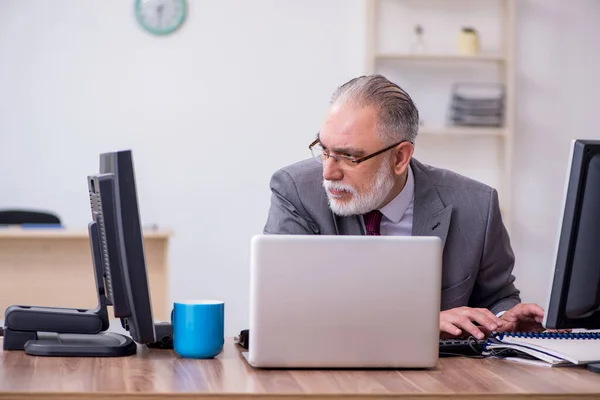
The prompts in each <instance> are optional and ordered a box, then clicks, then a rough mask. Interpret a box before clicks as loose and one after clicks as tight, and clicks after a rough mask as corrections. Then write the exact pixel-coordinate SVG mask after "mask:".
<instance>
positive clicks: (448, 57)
mask: <svg viewBox="0 0 600 400" xmlns="http://www.w3.org/2000/svg"><path fill="white" fill-rule="evenodd" d="M375 59H376V60H405V61H438V62H439V61H468V62H471V61H473V62H495V63H503V62H505V61H506V58H505V57H504V56H502V55H500V54H478V55H475V56H468V55H462V54H410V53H377V54H375Z"/></svg>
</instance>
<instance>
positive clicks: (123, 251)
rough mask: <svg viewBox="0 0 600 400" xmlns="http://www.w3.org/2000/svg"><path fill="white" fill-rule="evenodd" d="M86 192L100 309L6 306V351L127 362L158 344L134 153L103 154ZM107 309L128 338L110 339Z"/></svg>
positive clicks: (4, 342) (89, 177) (113, 337)
mask: <svg viewBox="0 0 600 400" xmlns="http://www.w3.org/2000/svg"><path fill="white" fill-rule="evenodd" d="M88 190H89V196H90V208H91V213H92V221H91V222H90V223H89V225H88V230H89V240H90V246H91V252H92V261H93V267H94V271H95V278H96V287H97V295H98V307H97V308H96V309H94V310H85V309H71V308H55V307H37V306H22V305H14V306H10V307H8V308H7V310H6V313H5V321H4V325H5V327H4V341H3V347H4V349H5V350H24V351H25V352H26V353H27V354H31V355H55V356H94V357H98V356H125V355H131V354H134V353H135V352H136V344H135V342H137V343H140V344H144V343H145V344H149V343H154V342H156V333H155V325H154V321H153V317H152V308H151V301H150V293H149V289H148V278H147V275H146V262H145V254H144V243H143V237H142V229H141V224H140V217H139V210H138V202H137V191H136V184H135V174H134V167H133V158H132V153H131V151H119V152H114V153H105V154H101V155H100V169H99V173H98V174H95V175H91V176H88ZM61 278H63V277H57V279H61ZM64 279H69V277H64ZM109 305H110V306H112V308H113V313H114V316H115V317H116V318H120V320H121V324H122V326H123V328H125V329H126V330H128V331H129V333H130V334H131V337H129V336H126V335H121V334H117V333H115V332H110V331H108V328H109V314H108V309H107V306H109Z"/></svg>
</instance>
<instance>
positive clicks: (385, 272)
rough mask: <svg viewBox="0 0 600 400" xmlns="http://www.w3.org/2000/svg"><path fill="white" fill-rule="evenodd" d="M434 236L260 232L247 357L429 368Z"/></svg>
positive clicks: (432, 359) (311, 364)
mask: <svg viewBox="0 0 600 400" xmlns="http://www.w3.org/2000/svg"><path fill="white" fill-rule="evenodd" d="M441 269H442V243H441V240H440V239H439V238H437V237H402V236H320V235H315V236H308V235H307V236H304V235H259V236H255V237H253V238H252V242H251V274H250V321H249V322H250V323H249V330H250V333H249V350H248V352H247V353H246V354H245V357H246V359H247V360H248V362H249V364H250V365H252V366H255V367H262V368H428V367H434V366H435V365H436V363H437V361H438V347H439V312H440V296H441V289H440V288H441Z"/></svg>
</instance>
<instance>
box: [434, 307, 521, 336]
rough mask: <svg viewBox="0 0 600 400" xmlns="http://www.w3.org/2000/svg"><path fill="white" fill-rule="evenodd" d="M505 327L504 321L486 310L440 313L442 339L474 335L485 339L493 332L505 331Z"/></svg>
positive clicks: (462, 309) (463, 309)
mask: <svg viewBox="0 0 600 400" xmlns="http://www.w3.org/2000/svg"><path fill="white" fill-rule="evenodd" d="M506 314H508V311H507V312H506V313H505V315H506ZM509 317H511V316H510V315H509ZM474 322H475V323H477V324H479V326H476V325H475V324H474ZM504 325H505V322H504V321H503V320H502V319H500V318H498V317H496V316H495V315H494V314H493V313H492V312H491V311H490V310H488V309H486V308H471V307H458V308H452V309H450V310H446V311H442V312H441V313H440V336H442V337H449V336H466V335H472V336H473V337H475V338H477V339H484V338H485V336H486V335H488V334H489V333H490V332H492V331H499V330H504V329H503V328H504Z"/></svg>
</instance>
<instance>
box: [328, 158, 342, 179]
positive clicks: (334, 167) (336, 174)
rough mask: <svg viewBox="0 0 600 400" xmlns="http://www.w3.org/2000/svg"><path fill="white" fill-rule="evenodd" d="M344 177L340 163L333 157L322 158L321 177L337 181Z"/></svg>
mask: <svg viewBox="0 0 600 400" xmlns="http://www.w3.org/2000/svg"><path fill="white" fill-rule="evenodd" d="M343 177H344V172H343V171H342V169H341V168H340V164H339V162H338V161H336V160H335V159H334V158H333V157H329V158H327V159H325V160H323V179H325V180H328V181H339V180H342V178H343Z"/></svg>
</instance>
